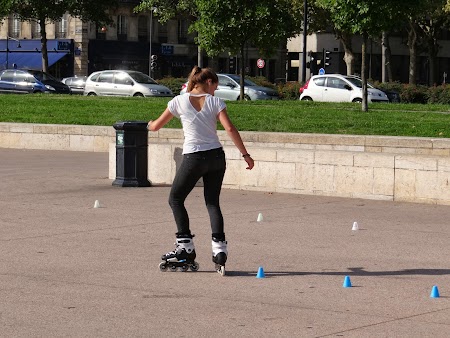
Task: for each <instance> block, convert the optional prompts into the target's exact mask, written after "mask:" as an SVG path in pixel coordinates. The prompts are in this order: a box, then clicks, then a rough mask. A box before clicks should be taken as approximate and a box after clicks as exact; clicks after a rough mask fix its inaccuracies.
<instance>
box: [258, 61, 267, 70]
mask: <svg viewBox="0 0 450 338" xmlns="http://www.w3.org/2000/svg"><path fill="white" fill-rule="evenodd" d="M256 65H257V66H258V68H260V69H261V68H264V66H265V65H266V63H265V62H264V60H263V59H258V61H256Z"/></svg>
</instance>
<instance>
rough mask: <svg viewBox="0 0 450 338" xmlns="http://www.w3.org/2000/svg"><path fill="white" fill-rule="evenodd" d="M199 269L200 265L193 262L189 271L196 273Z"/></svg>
mask: <svg viewBox="0 0 450 338" xmlns="http://www.w3.org/2000/svg"><path fill="white" fill-rule="evenodd" d="M199 268H200V264H198V263H197V262H194V264H192V265H191V271H198V269H199Z"/></svg>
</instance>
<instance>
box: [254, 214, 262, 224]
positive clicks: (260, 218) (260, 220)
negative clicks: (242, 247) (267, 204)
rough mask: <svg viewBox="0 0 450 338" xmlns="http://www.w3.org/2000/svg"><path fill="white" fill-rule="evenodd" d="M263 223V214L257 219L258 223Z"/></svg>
mask: <svg viewBox="0 0 450 338" xmlns="http://www.w3.org/2000/svg"><path fill="white" fill-rule="evenodd" d="M262 221H263V215H262V213H259V214H258V218H257V219H256V222H262Z"/></svg>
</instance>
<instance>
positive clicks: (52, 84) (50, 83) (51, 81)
mask: <svg viewBox="0 0 450 338" xmlns="http://www.w3.org/2000/svg"><path fill="white" fill-rule="evenodd" d="M28 72H29V73H31V74H33V75H34V77H35V78H36V79H38V80H39V81H41V82H42V83H43V84H45V86H46V87H47V89H48V90H49V91H50V92H52V93H56V94H72V92H71V90H70V88H69V86H68V85H66V84H64V83H62V82H61V81H59V80H58V79H57V78H56V77H54V76H52V75H50V74H48V73H45V72H43V71H40V70H33V69H30V70H28Z"/></svg>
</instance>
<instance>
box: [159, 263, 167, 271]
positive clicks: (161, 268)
mask: <svg viewBox="0 0 450 338" xmlns="http://www.w3.org/2000/svg"><path fill="white" fill-rule="evenodd" d="M159 270H161V271H167V264H166V263H165V262H161V263H159Z"/></svg>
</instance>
